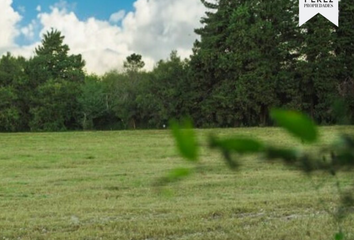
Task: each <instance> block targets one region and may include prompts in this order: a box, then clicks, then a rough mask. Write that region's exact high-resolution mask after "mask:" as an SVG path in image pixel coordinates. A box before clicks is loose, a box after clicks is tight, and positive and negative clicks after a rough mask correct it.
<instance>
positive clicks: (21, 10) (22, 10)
mask: <svg viewBox="0 0 354 240" xmlns="http://www.w3.org/2000/svg"><path fill="white" fill-rule="evenodd" d="M18 10H19V11H20V12H21V13H25V12H26V8H25V7H24V6H19V7H18Z"/></svg>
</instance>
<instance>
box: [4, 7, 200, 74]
mask: <svg viewBox="0 0 354 240" xmlns="http://www.w3.org/2000/svg"><path fill="white" fill-rule="evenodd" d="M205 10H206V9H205V7H204V6H203V4H202V3H201V1H200V0H101V1H97V0H66V1H64V0H0V29H1V34H0V56H1V55H3V54H5V53H6V52H11V53H12V54H13V55H21V56H24V57H31V56H33V54H34V49H35V48H36V47H37V46H38V45H39V44H40V41H41V37H42V36H43V34H44V33H45V32H47V31H49V30H50V29H52V28H53V29H56V30H58V31H60V32H61V33H62V35H63V36H64V37H65V38H64V43H65V44H67V45H68V46H69V48H70V50H71V53H72V54H81V55H82V56H83V58H84V59H85V61H86V70H87V71H88V72H93V73H96V74H104V73H105V72H107V71H109V70H112V69H115V70H119V69H121V68H122V66H123V62H124V61H125V59H126V57H127V56H129V55H130V54H132V53H138V54H141V55H142V57H143V60H144V62H145V66H146V69H151V68H153V66H154V64H155V63H156V62H157V61H159V60H161V59H167V58H168V57H169V55H170V53H171V51H173V50H177V52H178V54H179V55H180V56H181V57H182V58H188V57H189V56H190V54H191V52H192V51H191V50H192V47H193V43H194V42H195V40H196V38H198V36H197V35H196V34H195V33H194V29H195V28H199V27H200V26H201V25H200V19H201V17H202V16H204V14H205Z"/></svg>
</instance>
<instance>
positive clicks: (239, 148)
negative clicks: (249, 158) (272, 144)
mask: <svg viewBox="0 0 354 240" xmlns="http://www.w3.org/2000/svg"><path fill="white" fill-rule="evenodd" d="M210 146H211V147H212V148H220V149H221V150H223V151H226V152H230V151H232V152H237V153H241V154H243V153H258V152H260V151H262V150H263V149H264V146H263V144H262V143H261V142H259V141H257V140H255V139H252V138H229V139H222V140H219V139H217V138H216V137H213V136H211V137H210Z"/></svg>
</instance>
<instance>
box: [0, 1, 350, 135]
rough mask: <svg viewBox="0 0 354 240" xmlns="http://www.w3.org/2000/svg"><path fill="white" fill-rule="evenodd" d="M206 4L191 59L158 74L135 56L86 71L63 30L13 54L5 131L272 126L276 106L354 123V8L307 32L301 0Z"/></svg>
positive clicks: (3, 70) (0, 108)
mask: <svg viewBox="0 0 354 240" xmlns="http://www.w3.org/2000/svg"><path fill="white" fill-rule="evenodd" d="M201 1H202V3H203V4H204V5H205V6H206V7H207V8H208V9H209V10H208V11H207V12H206V15H205V17H203V18H202V19H201V23H202V24H203V27H201V28H199V29H196V30H195V32H196V33H197V34H198V35H199V36H200V38H199V40H196V41H195V43H194V47H193V53H192V55H191V56H190V58H188V59H181V58H180V57H179V56H178V53H177V52H176V51H172V52H171V54H170V56H169V58H168V59H165V60H160V61H159V62H157V63H156V65H155V67H154V68H153V69H152V70H151V71H144V70H143V67H144V61H143V56H141V55H139V54H132V55H130V56H128V57H127V58H126V60H125V62H124V64H123V66H124V69H123V70H122V71H117V70H113V71H110V72H108V73H106V74H104V75H103V76H96V75H90V74H86V73H85V71H84V70H83V69H84V66H85V62H84V60H83V59H82V57H81V55H70V54H69V50H70V49H69V46H68V45H66V44H64V43H63V40H64V36H63V35H62V34H61V33H60V32H59V31H56V30H51V31H49V32H47V33H46V34H44V36H43V39H42V42H41V45H40V46H38V47H37V48H36V49H35V55H34V56H33V57H32V58H30V59H25V58H23V57H15V56H13V55H11V53H7V54H6V55H3V56H2V57H1V59H0V131H6V132H13V131H64V130H78V129H100V130H101V129H135V128H161V127H162V126H163V125H167V123H168V121H169V120H170V119H172V118H174V119H182V118H184V117H189V118H191V119H192V120H193V122H194V123H195V125H196V126H197V127H239V126H267V125H272V124H273V122H272V121H271V120H270V119H269V111H270V109H271V108H273V107H278V108H279V107H280V108H285V109H292V110H299V111H302V112H304V113H306V114H308V115H309V116H310V117H311V118H312V119H313V120H315V121H316V122H317V123H319V124H338V123H343V122H345V123H353V121H354V111H353V110H354V80H353V79H354V68H353V67H354V41H353V39H354V29H353V27H352V26H353V25H354V3H352V2H351V1H349V0H341V1H340V3H339V8H340V15H339V16H340V17H339V27H336V26H334V25H332V24H331V23H330V22H329V21H328V20H326V19H325V18H323V17H322V16H319V15H318V16H316V17H314V18H312V19H311V20H310V21H309V22H307V23H305V24H304V25H302V26H301V27H299V26H298V3H297V1H294V0H290V1H289V0H274V1H259V0H257V1H255V0H250V1H241V0H233V1H230V0H219V1H217V2H216V3H209V2H207V1H205V0H201ZM343 115H345V116H346V118H343Z"/></svg>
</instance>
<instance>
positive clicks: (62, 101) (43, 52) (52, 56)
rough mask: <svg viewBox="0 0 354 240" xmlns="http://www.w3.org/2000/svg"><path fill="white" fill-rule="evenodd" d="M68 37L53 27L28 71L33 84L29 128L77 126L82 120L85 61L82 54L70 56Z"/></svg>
mask: <svg viewBox="0 0 354 240" xmlns="http://www.w3.org/2000/svg"><path fill="white" fill-rule="evenodd" d="M63 40H64V36H62V35H61V33H60V32H59V31H56V30H52V31H50V32H47V33H46V34H44V36H43V40H42V44H41V45H40V46H39V47H37V48H36V55H35V56H34V57H33V58H32V59H30V60H29V62H28V66H27V68H26V73H27V75H28V78H29V86H30V87H31V88H32V90H31V94H30V96H29V99H28V101H29V113H30V115H31V119H30V121H29V127H30V129H31V130H35V131H61V130H67V129H77V128H78V127H79V122H80V121H79V119H80V117H81V116H80V104H79V102H78V96H80V95H81V87H80V86H81V85H82V84H83V83H84V79H85V74H84V72H83V67H84V65H85V62H84V61H83V60H82V57H81V55H69V47H68V46H67V45H66V44H64V43H63Z"/></svg>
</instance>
